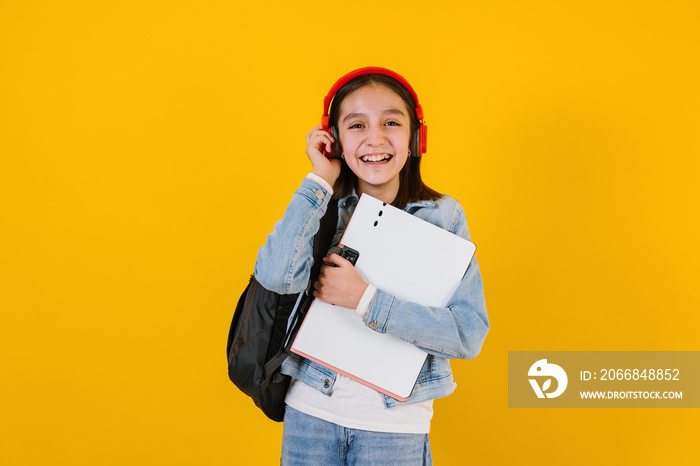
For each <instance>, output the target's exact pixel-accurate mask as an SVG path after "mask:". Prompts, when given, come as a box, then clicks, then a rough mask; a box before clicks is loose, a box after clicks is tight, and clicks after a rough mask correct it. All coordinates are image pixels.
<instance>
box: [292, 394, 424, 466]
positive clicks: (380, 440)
mask: <svg viewBox="0 0 700 466" xmlns="http://www.w3.org/2000/svg"><path fill="white" fill-rule="evenodd" d="M281 463H282V465H283V466H292V465H314V466H315V465H324V466H325V465H390V464H395V465H401V466H404V465H406V466H410V465H432V464H433V459H432V456H431V454H430V442H429V440H428V434H394V433H386V432H371V431H367V430H359V429H349V428H347V427H341V426H339V425H337V424H333V423H331V422H328V421H324V420H322V419H318V418H316V417H313V416H309V415H308V414H304V413H302V412H300V411H297V410H296V409H294V408H290V407H289V406H287V409H286V411H285V414H284V434H283V436H282V461H281Z"/></svg>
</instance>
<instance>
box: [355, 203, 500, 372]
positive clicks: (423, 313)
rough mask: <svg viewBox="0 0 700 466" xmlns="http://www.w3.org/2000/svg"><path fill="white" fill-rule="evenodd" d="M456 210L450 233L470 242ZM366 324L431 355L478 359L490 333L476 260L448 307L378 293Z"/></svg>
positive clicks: (459, 213) (464, 222)
mask: <svg viewBox="0 0 700 466" xmlns="http://www.w3.org/2000/svg"><path fill="white" fill-rule="evenodd" d="M456 206H457V207H456V208H455V212H454V216H453V219H452V222H451V223H452V224H451V225H450V228H448V230H449V231H451V232H453V233H455V234H457V235H458V236H460V237H462V238H464V239H467V240H469V228H468V226H467V221H466V218H465V215H464V211H463V210H462V207H461V206H460V205H459V204H458V203H457V204H456ZM363 320H364V322H365V324H366V325H367V326H369V327H370V328H371V329H373V330H375V331H377V332H381V333H390V334H392V335H395V336H397V337H398V338H401V339H402V340H405V341H408V342H409V343H412V344H414V345H415V346H417V347H419V348H421V349H422V350H424V351H426V352H427V353H429V354H432V355H435V356H440V357H444V358H459V359H473V358H475V357H476V356H477V355H478V354H479V352H480V351H481V346H482V344H483V343H484V339H485V338H486V334H487V333H488V331H489V320H488V316H487V314H486V303H485V301H484V288H483V283H482V280H481V272H480V270H479V263H478V262H477V260H476V256H475V257H473V258H472V260H471V262H470V264H469V267H468V268H467V272H466V274H465V275H464V277H463V278H462V281H461V282H460V284H459V286H458V288H457V290H456V291H455V293H454V294H453V295H452V297H451V298H450V300H449V302H448V303H447V307H444V308H443V307H433V306H422V305H420V304H416V303H413V302H408V301H402V300H400V299H398V298H396V297H395V296H392V295H390V294H389V293H387V292H385V291H383V290H381V289H378V290H377V292H376V293H375V295H374V297H373V298H372V301H371V303H370V308H369V312H368V313H367V314H366V315H365V317H364V319H363Z"/></svg>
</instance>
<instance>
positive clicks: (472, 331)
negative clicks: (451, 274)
mask: <svg viewBox="0 0 700 466" xmlns="http://www.w3.org/2000/svg"><path fill="white" fill-rule="evenodd" d="M330 198H331V196H330V194H329V193H328V192H327V191H326V190H325V189H324V188H323V187H322V186H321V185H320V184H318V183H317V182H315V181H313V180H311V179H309V178H305V179H304V181H303V182H302V184H301V186H300V187H299V188H298V189H297V190H296V191H295V193H294V195H293V196H292V200H291V202H290V203H289V206H288V207H287V210H286V211H285V213H284V216H283V218H282V220H279V221H278V222H276V223H275V226H274V229H273V231H272V233H270V234H269V235H268V236H267V239H266V242H265V245H263V247H261V248H260V250H259V251H258V257H257V261H256V263H255V278H256V279H257V280H258V281H259V282H260V284H262V285H263V286H264V287H265V288H267V289H269V290H271V291H274V292H277V293H280V294H291V293H299V292H301V291H303V290H305V289H306V287H307V285H308V282H309V274H310V271H311V266H312V265H313V238H314V235H315V234H316V232H317V231H318V229H319V224H320V219H321V217H323V215H324V213H325V211H326V207H327V206H328V202H329V200H330ZM357 201H358V199H357V196H356V195H354V194H353V195H351V196H348V197H346V198H343V199H341V200H339V202H338V228H337V230H336V234H335V237H334V238H333V243H332V244H334V245H337V244H338V242H339V240H340V238H341V237H342V235H343V232H344V231H345V227H346V225H347V224H348V221H349V220H350V216H351V215H352V212H353V211H354V208H355V206H356V205H357ZM404 210H405V211H406V212H408V213H410V214H413V215H415V216H416V217H419V218H421V219H423V220H426V221H428V222H430V223H432V224H434V225H437V226H439V227H441V228H443V229H445V230H447V231H449V232H451V233H454V234H456V235H458V236H460V237H462V238H465V239H467V240H468V239H469V230H468V227H467V221H466V219H465V215H464V211H463V210H462V206H461V205H460V204H459V202H457V201H456V200H455V199H452V198H451V197H449V196H444V197H443V198H441V199H437V200H434V201H433V200H425V201H419V202H413V203H410V204H408V205H407V206H406V207H405V209H404ZM364 322H365V325H367V326H368V327H369V328H372V329H373V330H374V331H376V332H381V333H390V334H393V335H395V336H397V337H399V338H401V339H402V340H405V341H408V342H409V343H412V344H414V345H416V346H417V347H419V348H421V349H422V350H424V351H425V352H426V353H428V357H427V358H426V361H425V364H424V365H423V368H422V369H421V372H420V374H419V376H418V380H417V382H416V385H415V386H414V388H413V392H412V393H411V395H410V396H409V398H408V399H407V400H406V401H405V402H403V403H415V402H419V401H425V400H429V399H434V398H440V397H443V396H447V395H449V394H450V393H452V391H454V389H455V387H456V384H455V382H454V380H453V377H452V370H451V368H450V363H449V360H448V358H460V359H473V358H475V357H476V356H477V355H478V354H479V351H480V350H481V346H482V344H483V342H484V339H485V338H486V334H487V333H488V330H489V321H488V316H487V315H486V305H485V302H484V290H483V285H482V281H481V273H480V271H479V264H478V262H477V261H476V257H474V258H473V259H472V261H471V263H470V264H469V268H468V269H467V273H466V274H465V275H464V277H463V278H462V281H461V283H460V285H459V287H458V288H457V291H455V293H454V295H453V296H452V297H451V298H450V300H449V302H448V303H447V307H445V308H441V307H432V306H422V305H419V304H416V303H412V302H407V301H402V300H399V299H397V298H396V297H395V296H392V295H390V294H389V293H386V292H384V291H382V290H381V289H378V290H377V291H376V293H375V295H374V297H373V298H372V301H371V303H370V307H369V311H368V312H367V314H366V315H365V317H364ZM370 324H371V326H370ZM282 372H283V373H285V374H288V375H291V376H292V377H294V378H296V379H299V380H301V381H302V382H304V383H306V384H307V385H310V386H312V387H314V388H316V389H318V390H320V391H321V392H322V393H325V394H328V393H329V392H330V391H331V389H332V388H333V384H334V383H335V379H336V376H337V374H336V372H334V371H333V370H331V369H327V368H325V367H323V366H321V365H320V364H317V363H315V362H313V361H310V360H308V359H306V358H303V357H301V356H299V355H296V354H292V355H291V356H290V357H289V358H287V360H286V361H285V362H284V363H283V365H282ZM383 396H384V402H385V405H386V406H387V407H391V406H395V405H397V404H400V403H401V402H399V401H397V400H395V399H393V398H391V397H389V396H386V395H383Z"/></svg>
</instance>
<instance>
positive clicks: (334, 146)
mask: <svg viewBox="0 0 700 466" xmlns="http://www.w3.org/2000/svg"><path fill="white" fill-rule="evenodd" d="M331 136H333V141H334V142H332V143H331V158H333V159H340V158H341V157H340V156H341V154H342V153H343V147H342V146H341V145H340V137H338V128H336V127H335V126H331Z"/></svg>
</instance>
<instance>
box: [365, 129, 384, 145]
mask: <svg viewBox="0 0 700 466" xmlns="http://www.w3.org/2000/svg"><path fill="white" fill-rule="evenodd" d="M385 141H386V134H385V133H384V127H383V126H382V125H380V124H376V125H370V126H369V128H368V129H367V137H366V139H365V143H367V145H370V146H372V147H377V146H381V145H382V144H384V142H385Z"/></svg>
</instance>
